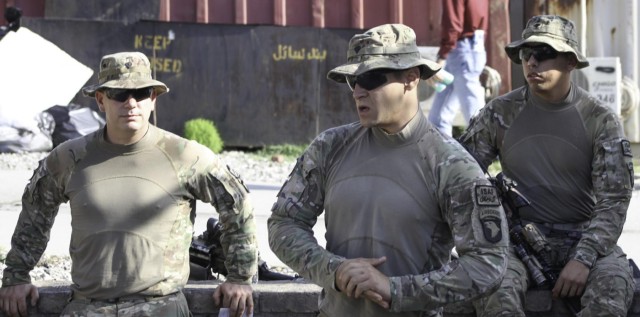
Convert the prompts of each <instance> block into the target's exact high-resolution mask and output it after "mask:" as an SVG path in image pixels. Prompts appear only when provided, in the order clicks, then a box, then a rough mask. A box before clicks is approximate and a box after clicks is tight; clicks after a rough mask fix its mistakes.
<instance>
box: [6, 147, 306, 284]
mask: <svg viewBox="0 0 640 317" xmlns="http://www.w3.org/2000/svg"><path fill="white" fill-rule="evenodd" d="M47 154H48V153H26V154H10V153H0V170H33V169H34V168H36V167H37V166H38V161H39V160H41V159H42V158H44V157H45V156H46V155H47ZM220 156H221V157H222V159H223V160H225V161H226V163H227V164H228V165H229V166H231V167H232V168H233V169H234V170H236V171H237V172H238V173H239V174H240V175H241V177H242V179H243V180H244V181H245V182H248V183H276V184H282V183H283V182H284V181H285V180H286V178H287V176H288V175H289V173H290V172H291V169H292V168H293V166H294V164H295V159H293V158H284V157H281V156H274V157H270V158H269V157H262V156H258V155H254V154H248V153H245V152H240V151H229V152H223V153H221V154H220ZM7 251H8V250H6V249H3V247H2V246H0V277H2V271H3V270H4V268H5V267H6V266H5V265H4V260H5V257H6V253H7ZM271 269H272V270H273V271H276V272H280V273H286V274H289V275H294V273H293V272H292V271H291V269H289V268H288V267H271ZM70 270H71V261H70V259H69V257H60V256H47V257H44V258H43V259H41V260H40V262H39V263H38V265H37V267H36V268H35V269H34V270H33V271H31V279H32V281H34V282H36V281H45V280H46V281H71V276H70V274H69V271H70Z"/></svg>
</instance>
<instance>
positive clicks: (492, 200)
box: [476, 185, 500, 206]
mask: <svg viewBox="0 0 640 317" xmlns="http://www.w3.org/2000/svg"><path fill="white" fill-rule="evenodd" d="M476 204H477V205H478V206H500V200H499V199H498V192H497V190H496V188H495V187H493V186H489V185H476Z"/></svg>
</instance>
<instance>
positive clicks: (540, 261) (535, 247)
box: [485, 171, 580, 315]
mask: <svg viewBox="0 0 640 317" xmlns="http://www.w3.org/2000/svg"><path fill="white" fill-rule="evenodd" d="M485 172H486V171H485ZM486 174H487V175H489V173H488V172H486ZM488 179H489V181H490V182H491V184H493V186H494V187H495V188H496V189H497V190H498V195H499V196H500V199H501V201H502V207H503V208H504V211H505V214H506V215H507V223H508V225H509V239H510V241H511V245H512V246H513V249H514V251H515V252H516V254H517V255H518V258H520V260H521V261H522V263H524V264H525V265H526V267H527V270H528V271H529V274H531V277H532V279H533V281H534V282H535V285H536V286H537V287H546V288H549V287H553V286H554V285H555V284H556V281H558V273H557V272H556V271H554V270H552V269H551V265H550V263H551V246H550V245H549V242H548V241H547V240H546V238H545V236H544V235H543V234H542V232H540V230H538V228H537V227H536V226H535V225H533V224H527V225H525V226H522V220H521V219H520V208H522V207H526V206H528V205H530V204H531V202H530V201H529V200H528V199H527V198H526V197H524V195H522V194H521V193H520V192H519V191H518V190H517V189H516V187H517V183H516V182H515V181H514V180H512V179H510V178H508V177H506V176H504V174H503V173H502V172H501V173H498V175H496V176H495V177H492V176H491V175H489V177H488ZM564 302H565V304H566V307H567V308H568V309H569V311H571V313H572V314H573V315H577V313H578V311H580V305H579V304H578V305H576V303H575V302H573V301H570V300H568V299H567V300H565V301H564Z"/></svg>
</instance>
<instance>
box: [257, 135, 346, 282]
mask: <svg viewBox="0 0 640 317" xmlns="http://www.w3.org/2000/svg"><path fill="white" fill-rule="evenodd" d="M323 137H324V135H323V134H321V135H320V136H319V137H318V138H316V140H315V141H314V142H313V143H312V144H311V145H310V146H309V148H308V149H307V150H306V151H305V153H304V154H303V155H302V156H301V157H300V158H298V162H297V164H296V166H295V167H294V169H293V171H292V172H291V175H290V176H289V179H288V180H287V181H286V182H285V183H284V185H283V186H282V189H281V190H280V192H279V193H278V197H277V201H276V202H275V204H274V205H273V207H272V209H271V212H272V214H271V217H270V218H269V220H268V227H269V246H270V247H271V250H273V252H274V253H275V254H276V255H277V256H278V258H279V259H280V260H282V262H284V263H285V264H286V265H288V266H289V267H291V268H292V269H293V270H294V271H296V272H298V273H299V274H300V275H301V276H303V277H304V278H306V279H308V280H310V281H313V282H314V283H316V284H317V285H319V286H321V287H323V288H327V289H330V288H333V289H335V284H334V281H335V272H336V270H337V268H338V266H339V265H340V263H342V262H343V261H344V260H345V259H344V258H342V257H339V256H337V255H334V254H332V253H331V252H329V251H327V250H326V249H324V248H323V247H321V246H320V245H319V244H318V241H317V240H316V239H315V237H314V235H313V226H314V225H315V224H316V221H317V219H318V216H319V215H320V214H322V212H323V210H324V175H323V172H322V170H323V169H322V167H321V164H320V160H321V157H323V155H325V154H323V153H327V152H328V151H327V150H326V147H325V146H324V145H326V143H325V142H324V140H323Z"/></svg>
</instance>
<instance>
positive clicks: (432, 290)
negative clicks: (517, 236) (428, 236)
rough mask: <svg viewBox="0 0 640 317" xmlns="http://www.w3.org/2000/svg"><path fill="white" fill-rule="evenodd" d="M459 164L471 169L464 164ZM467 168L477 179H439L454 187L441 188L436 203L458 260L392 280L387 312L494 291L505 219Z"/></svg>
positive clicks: (492, 193) (503, 261)
mask: <svg viewBox="0 0 640 317" xmlns="http://www.w3.org/2000/svg"><path fill="white" fill-rule="evenodd" d="M451 163H452V162H451V161H449V162H445V163H442V166H447V165H449V164H451ZM454 165H456V164H454ZM465 165H466V166H467V167H469V166H472V165H475V164H473V163H471V161H469V160H468V161H467V163H465ZM442 166H441V168H444V167H442ZM471 169H472V170H475V172H474V173H475V174H476V175H477V176H476V177H474V178H472V179H469V177H464V176H462V174H458V175H453V174H451V175H449V176H446V177H443V178H441V179H442V180H443V181H446V182H455V183H456V184H451V185H445V187H444V188H445V190H444V191H442V192H441V194H440V196H441V197H440V201H441V209H442V210H443V212H442V213H443V217H444V219H445V220H446V222H447V223H448V226H449V227H448V228H446V230H451V233H452V235H453V240H454V243H455V247H456V251H457V252H458V255H459V258H458V260H453V261H451V262H449V263H447V264H445V265H444V266H443V267H442V268H440V269H438V270H435V271H431V272H428V273H426V274H422V275H415V276H398V277H392V278H391V293H392V300H391V310H392V311H398V312H399V311H415V310H424V309H435V308H438V307H442V306H444V305H446V304H451V303H455V302H463V301H469V300H472V299H474V298H477V297H479V296H482V295H483V294H488V293H490V292H492V291H494V290H495V289H496V288H497V287H499V285H500V283H501V281H502V278H503V277H504V274H505V272H506V267H507V252H508V243H509V242H508V238H509V236H508V228H507V220H506V217H505V214H504V211H503V209H502V206H501V204H500V202H499V199H498V195H497V191H496V189H495V188H494V187H493V186H492V185H491V184H490V183H489V181H488V180H486V179H484V178H482V172H481V171H480V169H479V168H478V167H477V166H476V167H472V168H471ZM446 179H448V180H446ZM441 186H442V185H441ZM441 188H442V187H441Z"/></svg>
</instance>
